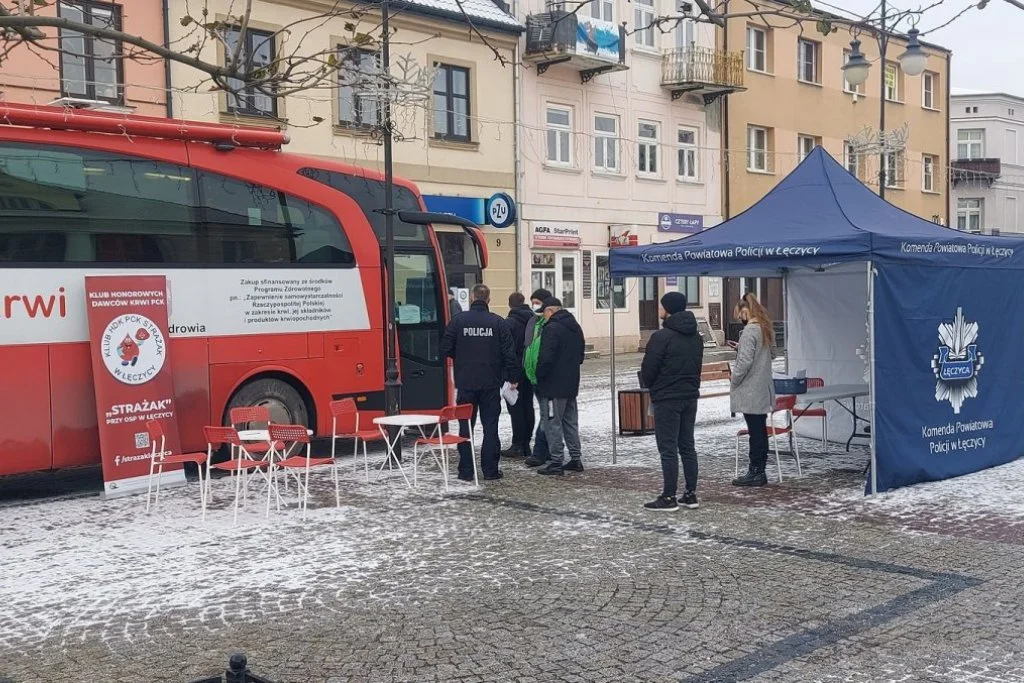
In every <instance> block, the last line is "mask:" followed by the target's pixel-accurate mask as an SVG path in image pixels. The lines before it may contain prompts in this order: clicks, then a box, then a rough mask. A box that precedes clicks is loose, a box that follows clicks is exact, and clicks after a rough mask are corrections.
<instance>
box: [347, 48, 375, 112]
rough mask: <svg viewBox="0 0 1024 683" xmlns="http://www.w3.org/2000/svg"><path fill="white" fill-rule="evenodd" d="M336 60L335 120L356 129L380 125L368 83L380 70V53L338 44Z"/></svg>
mask: <svg viewBox="0 0 1024 683" xmlns="http://www.w3.org/2000/svg"><path fill="white" fill-rule="evenodd" d="M338 63H339V70H338V122H339V123H340V124H341V125H343V126H351V127H357V128H363V127H365V128H372V127H375V126H377V125H379V124H380V108H379V107H378V106H377V99H376V98H375V97H373V96H372V94H371V93H372V90H371V89H369V88H367V85H368V84H369V82H370V81H373V80H375V78H376V76H377V74H378V72H379V71H380V55H379V54H378V53H376V52H367V51H365V50H355V49H352V48H342V47H339V48H338Z"/></svg>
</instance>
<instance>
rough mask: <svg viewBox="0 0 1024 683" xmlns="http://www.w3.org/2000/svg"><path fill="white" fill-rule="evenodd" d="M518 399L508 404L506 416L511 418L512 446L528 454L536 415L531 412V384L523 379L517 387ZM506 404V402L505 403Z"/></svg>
mask: <svg viewBox="0 0 1024 683" xmlns="http://www.w3.org/2000/svg"><path fill="white" fill-rule="evenodd" d="M518 391H519V399H518V400H517V401H516V402H515V405H508V406H507V407H508V416H509V417H510V418H512V447H513V448H515V447H517V446H518V447H519V448H520V449H522V451H523V455H525V456H529V455H530V440H531V439H532V438H533V426H534V424H535V422H536V416H535V415H534V412H533V385H532V384H530V382H529V381H527V380H523V381H521V382H520V383H519V387H518ZM506 405H507V404H506Z"/></svg>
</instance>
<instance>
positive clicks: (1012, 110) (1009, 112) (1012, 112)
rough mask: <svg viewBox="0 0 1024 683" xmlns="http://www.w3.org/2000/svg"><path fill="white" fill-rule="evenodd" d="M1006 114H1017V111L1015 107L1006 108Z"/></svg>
mask: <svg viewBox="0 0 1024 683" xmlns="http://www.w3.org/2000/svg"><path fill="white" fill-rule="evenodd" d="M1006 115H1007V116H1016V115H1017V111H1016V110H1015V109H1007V110H1006Z"/></svg>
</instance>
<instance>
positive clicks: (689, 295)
mask: <svg viewBox="0 0 1024 683" xmlns="http://www.w3.org/2000/svg"><path fill="white" fill-rule="evenodd" d="M679 291H680V292H682V293H683V294H684V295H685V296H686V305H687V306H688V307H694V308H696V307H697V306H700V278H699V277H696V276H688V277H682V278H679Z"/></svg>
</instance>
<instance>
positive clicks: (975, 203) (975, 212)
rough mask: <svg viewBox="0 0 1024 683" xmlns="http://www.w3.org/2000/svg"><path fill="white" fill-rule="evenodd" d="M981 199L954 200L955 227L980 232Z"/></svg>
mask: <svg viewBox="0 0 1024 683" xmlns="http://www.w3.org/2000/svg"><path fill="white" fill-rule="evenodd" d="M982 206H983V201H982V200H981V199H958V200H956V229H957V230H963V231H966V232H975V233H980V232H981V209H982Z"/></svg>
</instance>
